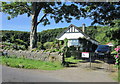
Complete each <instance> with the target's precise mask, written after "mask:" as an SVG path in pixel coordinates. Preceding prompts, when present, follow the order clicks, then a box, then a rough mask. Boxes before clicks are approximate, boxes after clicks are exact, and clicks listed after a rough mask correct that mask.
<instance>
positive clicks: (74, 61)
mask: <svg viewBox="0 0 120 84" xmlns="http://www.w3.org/2000/svg"><path fill="white" fill-rule="evenodd" d="M65 61H66V62H73V63H78V62H81V61H83V60H81V59H74V57H69V58H65Z"/></svg>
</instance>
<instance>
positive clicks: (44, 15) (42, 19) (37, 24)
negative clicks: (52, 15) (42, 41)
mask: <svg viewBox="0 0 120 84" xmlns="http://www.w3.org/2000/svg"><path fill="white" fill-rule="evenodd" d="M46 15H47V14H45V15H44V16H43V17H42V18H41V19H40V20H39V22H37V25H38V24H39V23H40V22H42V20H43V19H44V17H46Z"/></svg>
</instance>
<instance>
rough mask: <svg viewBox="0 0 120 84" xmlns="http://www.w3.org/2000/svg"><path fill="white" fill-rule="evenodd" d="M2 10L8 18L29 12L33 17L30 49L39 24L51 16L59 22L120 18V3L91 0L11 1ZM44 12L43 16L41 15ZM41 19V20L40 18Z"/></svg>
mask: <svg viewBox="0 0 120 84" xmlns="http://www.w3.org/2000/svg"><path fill="white" fill-rule="evenodd" d="M2 12H4V13H7V14H9V15H10V17H8V19H11V18H14V17H17V16H18V15H22V14H25V13H27V15H28V16H31V17H32V21H31V24H32V25H31V32H30V49H32V48H35V47H36V45H37V26H38V24H39V23H43V25H47V24H50V18H53V19H54V21H55V22H56V23H58V22H60V21H61V22H63V21H67V22H71V20H72V18H73V17H74V18H75V19H78V20H79V19H80V18H81V17H84V18H87V17H90V18H91V19H93V22H92V24H95V23H99V24H102V25H105V24H110V23H111V22H112V20H114V19H119V18H120V16H119V15H120V5H119V3H110V2H109V3H107V2H103V3H102V2H101V3H90V2H69V3H63V2H30V3H28V2H10V3H6V2H3V3H2ZM40 13H42V15H43V16H40V18H38V16H39V15H41V14H40ZM38 19H39V20H38Z"/></svg>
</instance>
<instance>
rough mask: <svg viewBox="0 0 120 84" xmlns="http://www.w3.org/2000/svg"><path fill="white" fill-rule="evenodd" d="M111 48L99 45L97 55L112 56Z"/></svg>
mask: <svg viewBox="0 0 120 84" xmlns="http://www.w3.org/2000/svg"><path fill="white" fill-rule="evenodd" d="M110 51H111V49H110V47H109V46H108V45H98V47H97V49H96V50H95V55H97V56H100V55H110Z"/></svg>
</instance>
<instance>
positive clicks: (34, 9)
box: [30, 2, 38, 50]
mask: <svg viewBox="0 0 120 84" xmlns="http://www.w3.org/2000/svg"><path fill="white" fill-rule="evenodd" d="M37 17H38V14H37V3H36V2H33V3H32V23H31V24H32V25H31V32H30V50H31V49H33V48H36V47H37Z"/></svg>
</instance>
